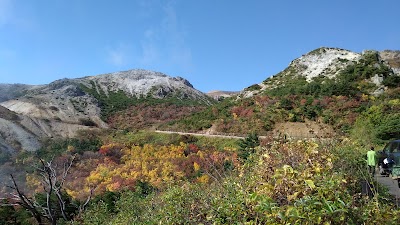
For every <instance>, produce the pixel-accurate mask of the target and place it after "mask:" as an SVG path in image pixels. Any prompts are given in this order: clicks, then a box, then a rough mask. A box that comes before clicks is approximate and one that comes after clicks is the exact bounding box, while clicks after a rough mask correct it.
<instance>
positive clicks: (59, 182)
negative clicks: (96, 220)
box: [11, 156, 92, 224]
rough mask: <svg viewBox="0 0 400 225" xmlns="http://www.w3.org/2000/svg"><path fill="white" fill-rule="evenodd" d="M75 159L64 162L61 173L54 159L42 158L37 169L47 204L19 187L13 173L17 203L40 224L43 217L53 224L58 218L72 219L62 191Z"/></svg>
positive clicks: (81, 209)
mask: <svg viewBox="0 0 400 225" xmlns="http://www.w3.org/2000/svg"><path fill="white" fill-rule="evenodd" d="M74 159H75V156H73V157H72V158H71V159H70V160H68V161H67V162H65V163H64V166H63V170H62V173H61V174H58V173H57V170H56V166H54V165H53V164H52V163H53V160H50V161H48V162H45V161H43V160H42V159H40V165H39V166H38V167H36V171H37V172H38V174H39V175H40V177H41V182H42V186H43V191H44V194H45V196H46V202H45V204H40V203H39V202H38V201H37V200H36V199H34V198H28V197H27V196H26V195H25V194H24V193H23V192H22V191H21V189H20V188H19V187H18V185H17V183H16V182H15V179H14V177H13V175H11V180H12V184H13V186H12V187H11V188H12V189H14V190H15V192H16V193H15V194H14V197H15V200H16V203H17V204H18V205H21V206H22V207H23V208H25V209H27V210H28V211H29V212H30V213H31V214H32V216H33V217H34V218H35V219H36V221H37V222H38V223H39V224H44V222H43V218H45V219H46V220H48V221H49V222H50V223H51V224H57V220H58V219H59V218H63V219H64V220H66V221H67V220H70V219H72V218H70V217H71V215H68V214H67V212H66V202H65V199H64V198H63V196H62V193H63V192H62V191H63V186H64V183H65V179H66V177H67V175H68V171H69V170H70V168H71V166H72V163H73V161H74ZM52 196H55V197H56V201H55V202H53V201H51V197H52ZM91 196H92V191H91V193H90V195H89V197H88V199H87V200H86V201H85V203H84V204H82V205H81V206H79V207H77V208H78V209H79V211H83V209H84V207H85V206H86V205H87V204H88V202H89V201H90V199H91ZM57 209H59V211H60V214H61V216H60V215H58V213H57V211H56V210H57Z"/></svg>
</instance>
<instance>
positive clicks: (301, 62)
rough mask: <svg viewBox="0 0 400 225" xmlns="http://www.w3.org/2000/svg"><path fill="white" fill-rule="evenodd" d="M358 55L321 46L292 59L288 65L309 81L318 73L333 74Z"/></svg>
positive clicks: (331, 75)
mask: <svg viewBox="0 0 400 225" xmlns="http://www.w3.org/2000/svg"><path fill="white" fill-rule="evenodd" d="M360 56H361V54H358V53H355V52H351V51H348V50H345V49H340V48H327V47H322V48H318V49H315V50H313V51H311V52H309V53H307V54H305V55H303V56H301V57H300V58H298V59H295V60H293V61H292V62H291V63H290V65H289V67H293V68H295V69H297V72H298V73H299V74H301V75H302V76H305V77H306V80H307V81H311V80H312V79H313V78H314V77H317V76H320V75H328V76H330V77H333V76H335V75H336V73H337V72H338V71H339V70H340V69H342V68H344V67H345V66H346V65H347V64H348V63H350V62H352V61H356V60H358V59H359V58H360Z"/></svg>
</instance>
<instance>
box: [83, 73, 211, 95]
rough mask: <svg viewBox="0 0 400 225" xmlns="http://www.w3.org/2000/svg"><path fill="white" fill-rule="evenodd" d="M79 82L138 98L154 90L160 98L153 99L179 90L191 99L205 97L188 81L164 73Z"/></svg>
mask: <svg viewBox="0 0 400 225" xmlns="http://www.w3.org/2000/svg"><path fill="white" fill-rule="evenodd" d="M78 81H79V82H82V83H83V84H85V85H88V86H90V83H91V82H94V83H95V84H96V88H100V89H102V90H103V91H104V92H105V93H108V92H109V91H119V90H122V91H124V92H126V93H129V94H130V95H132V96H136V97H140V96H146V95H147V94H148V93H150V92H152V91H154V90H156V94H159V96H157V95H156V96H153V97H164V96H163V93H162V92H166V93H169V92H176V91H178V90H181V91H184V92H185V93H187V94H188V95H190V96H191V98H197V99H203V98H204V96H205V95H204V93H202V92H200V91H198V90H196V89H194V88H193V86H192V85H191V84H190V83H189V82H188V81H187V80H185V79H183V78H181V77H170V76H167V75H165V74H163V73H159V72H154V71H147V70H129V71H123V72H116V73H110V74H103V75H99V76H91V77H85V78H81V79H79V80H78ZM157 89H158V90H157ZM157 91H158V92H157ZM164 94H165V93H164Z"/></svg>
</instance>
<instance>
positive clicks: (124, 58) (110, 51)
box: [107, 43, 131, 67]
mask: <svg viewBox="0 0 400 225" xmlns="http://www.w3.org/2000/svg"><path fill="white" fill-rule="evenodd" d="M130 52H131V48H130V46H129V45H127V44H122V43H120V44H118V45H117V46H116V47H109V48H107V62H108V63H110V64H111V65H113V66H117V67H121V66H125V65H127V64H128V63H129V61H130Z"/></svg>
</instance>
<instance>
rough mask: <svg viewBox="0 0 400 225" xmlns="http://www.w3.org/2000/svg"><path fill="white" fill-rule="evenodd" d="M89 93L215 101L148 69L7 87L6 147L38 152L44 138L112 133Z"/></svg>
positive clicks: (2, 135)
mask: <svg viewBox="0 0 400 225" xmlns="http://www.w3.org/2000/svg"><path fill="white" fill-rule="evenodd" d="M85 90H94V91H95V93H97V94H99V95H105V96H109V95H110V93H119V92H122V93H124V94H125V95H126V96H128V97H134V98H141V97H149V96H150V97H153V98H159V99H163V98H167V97H171V96H173V97H175V98H178V99H181V100H182V101H185V100H191V101H193V100H194V101H199V102H202V103H205V104H210V103H211V101H212V100H211V99H210V98H209V97H208V96H206V95H205V94H204V93H202V92H200V91H198V90H196V89H194V88H193V86H192V85H191V84H190V82H189V81H187V80H185V79H184V78H181V77H170V76H167V75H165V74H163V73H159V72H153V71H147V70H129V71H123V72H116V73H109V74H102V75H97V76H88V77H83V78H78V79H61V80H57V81H54V82H52V83H50V84H47V85H40V86H31V85H22V84H17V85H9V84H2V85H0V93H2V94H0V100H2V101H1V102H0V118H1V120H0V147H1V148H2V149H3V150H4V151H8V152H16V151H18V150H26V151H33V150H35V149H37V148H38V147H39V146H40V144H39V141H38V140H39V139H41V138H51V137H74V135H75V134H76V131H78V130H82V129H99V128H107V127H108V125H107V124H106V123H105V122H104V121H103V120H102V115H101V110H102V109H101V104H100V103H99V101H98V99H97V98H96V97H95V96H93V93H88V92H87V91H85ZM6 93H7V94H6ZM12 143H14V144H12Z"/></svg>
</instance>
